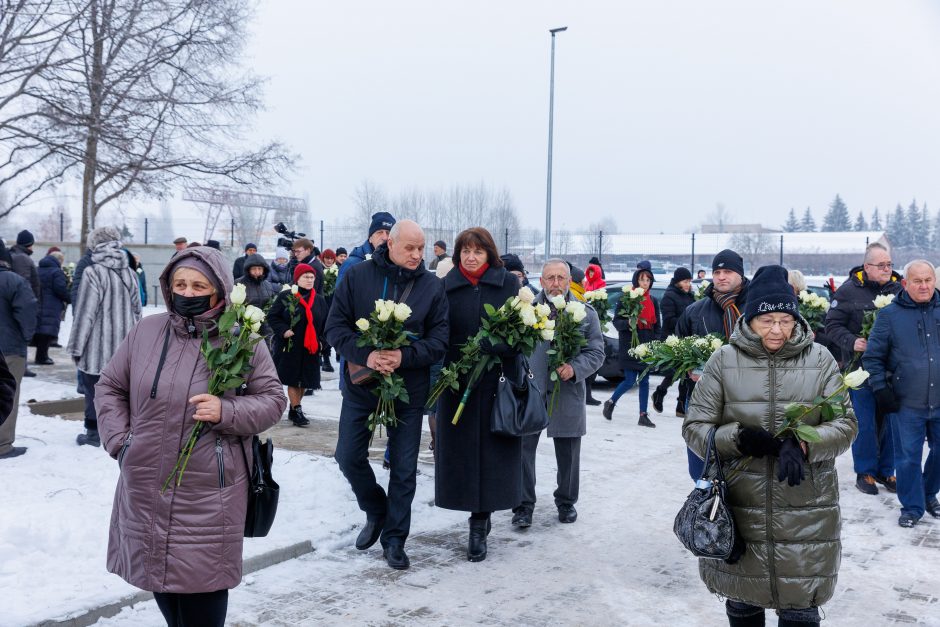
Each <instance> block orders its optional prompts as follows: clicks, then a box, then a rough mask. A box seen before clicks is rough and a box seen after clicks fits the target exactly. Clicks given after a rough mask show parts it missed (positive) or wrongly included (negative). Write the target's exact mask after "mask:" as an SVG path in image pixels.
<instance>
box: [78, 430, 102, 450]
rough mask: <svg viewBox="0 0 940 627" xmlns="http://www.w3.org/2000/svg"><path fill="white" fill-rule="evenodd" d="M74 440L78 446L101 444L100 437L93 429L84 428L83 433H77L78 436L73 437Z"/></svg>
mask: <svg viewBox="0 0 940 627" xmlns="http://www.w3.org/2000/svg"><path fill="white" fill-rule="evenodd" d="M75 442H76V443H78V445H79V446H82V445H87V446H101V438H100V437H99V436H98V432H97V431H96V430H94V429H85V433H79V434H78V437H76V438H75Z"/></svg>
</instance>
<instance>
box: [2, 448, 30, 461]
mask: <svg viewBox="0 0 940 627" xmlns="http://www.w3.org/2000/svg"><path fill="white" fill-rule="evenodd" d="M25 452H26V447H25V446H14V447H13V448H11V449H10V450H9V451H7V452H6V453H4V454H3V455H0V459H13V458H14V457H19V456H20V455H22V454H23V453H25Z"/></svg>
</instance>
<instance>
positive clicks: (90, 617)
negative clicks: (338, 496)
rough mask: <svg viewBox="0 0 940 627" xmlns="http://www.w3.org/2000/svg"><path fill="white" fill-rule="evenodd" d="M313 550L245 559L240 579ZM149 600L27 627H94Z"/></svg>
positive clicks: (143, 595)
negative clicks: (93, 626) (101, 620)
mask: <svg viewBox="0 0 940 627" xmlns="http://www.w3.org/2000/svg"><path fill="white" fill-rule="evenodd" d="M314 550H315V549H314V548H313V543H312V542H310V540H304V541H303V542H298V543H297V544H292V545H290V546H286V547H283V548H280V549H274V550H273V551H268V552H267V553H262V554H261V555H256V556H255V557H252V558H249V559H246V560H245V561H244V562H243V564H242V577H244V576H245V575H250V574H251V573H254V572H257V571H259V570H262V569H264V568H268V567H269V566H274V565H275V564H280V563H281V562H286V561H287V560H292V559H294V558H296V557H300V556H301V555H306V554H307V553H313V551H314ZM151 599H153V593H151V592H144V591H141V592H137V593H136V594H131V595H128V596H126V597H123V598H121V599H119V600H117V601H114V602H112V603H108V604H106V605H101V606H99V607H95V608H92V609H90V610H85V611H84V612H82V613H80V614H77V615H75V616H71V617H69V618H61V619H59V618H55V619H51V620H44V621H42V622H39V623H34V624H33V625H30V626H29V627H88V625H94V624H95V623H97V622H98V620H100V619H102V618H111V617H112V616H117V615H118V614H119V613H120V612H121V610H122V609H124V608H125V607H128V606H131V605H134V604H135V603H140V602H142V601H149V600H151Z"/></svg>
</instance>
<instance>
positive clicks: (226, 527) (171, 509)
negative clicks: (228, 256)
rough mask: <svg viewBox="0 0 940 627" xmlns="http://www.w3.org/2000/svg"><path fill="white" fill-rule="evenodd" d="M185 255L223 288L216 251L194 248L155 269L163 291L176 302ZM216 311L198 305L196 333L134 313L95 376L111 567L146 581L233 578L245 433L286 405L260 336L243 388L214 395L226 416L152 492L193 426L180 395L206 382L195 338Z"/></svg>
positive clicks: (151, 586)
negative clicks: (112, 478) (116, 470)
mask: <svg viewBox="0 0 940 627" xmlns="http://www.w3.org/2000/svg"><path fill="white" fill-rule="evenodd" d="M191 255H192V256H196V257H198V258H200V259H202V260H203V261H205V262H206V263H208V264H209V266H210V267H211V268H212V269H213V271H214V272H215V274H216V277H217V279H218V280H219V282H220V283H221V284H222V285H223V286H224V290H225V294H226V295H227V294H228V293H229V292H231V289H232V274H231V271H230V270H229V269H228V268H227V265H228V264H226V263H224V261H223V259H222V255H221V254H220V253H218V251H215V250H214V249H211V248H207V247H199V248H191V249H187V250H185V251H182V252H181V253H179V254H178V255H177V256H176V257H174V258H173V260H172V261H171V262H170V265H168V266H167V268H166V269H165V270H164V272H163V275H162V276H161V277H160V283H161V286H162V287H163V295H164V298H165V299H166V302H168V303H169V302H172V294H171V292H170V288H169V276H170V272H171V271H172V266H173V265H174V264H175V262H177V261H178V260H179V259H181V258H183V257H185V256H191ZM220 313H221V308H217V309H214V310H213V311H211V312H207V313H206V314H203V315H202V316H198V317H197V318H196V319H195V321H194V322H195V326H196V329H195V332H194V333H191V332H190V331H189V330H188V329H187V327H188V323H187V321H186V320H185V319H183V318H182V317H180V316H179V315H177V314H176V313H172V312H170V313H165V314H159V315H154V316H149V317H146V318H144V319H142V320H141V321H140V322H139V323H138V324H137V326H135V327H134V328H133V330H132V331H131V332H130V333H129V334H128V336H127V337H126V338H125V339H124V342H123V343H122V344H121V345H120V347H119V348H118V351H117V353H115V355H114V357H113V358H112V359H111V361H110V362H109V363H108V365H107V366H106V367H105V369H104V371H103V372H102V373H101V380H100V381H99V382H98V384H97V385H96V387H95V407H96V408H97V410H98V429H99V432H100V435H101V441H102V444H103V445H104V447H105V449H106V450H107V451H108V453H109V454H110V455H111V457H113V458H115V459H117V460H118V464H119V466H120V472H121V474H120V478H119V479H118V483H117V489H116V491H115V495H114V507H113V509H112V512H111V528H110V534H109V539H108V570H109V571H110V572H112V573H115V574H117V575H119V576H120V577H122V578H123V579H124V580H125V581H127V582H128V583H130V584H132V585H134V586H137V587H138V588H141V589H143V590H150V591H154V592H183V593H192V592H213V591H216V590H223V589H229V588H234V587H235V586H237V585H238V583H239V581H240V580H241V575H242V540H243V532H244V526H245V509H246V504H247V500H248V468H247V466H246V458H247V459H248V460H250V459H251V457H250V456H251V450H250V442H251V436H252V435H253V434H256V433H260V432H261V431H264V430H265V429H268V428H269V427H271V426H272V425H274V424H275V423H276V422H277V421H278V420H280V418H281V415H282V413H283V412H284V409H285V407H286V406H287V401H286V399H285V397H284V392H283V389H282V387H281V384H280V381H278V378H277V373H276V371H275V369H274V364H273V362H272V361H271V356H270V354H269V353H268V350H267V348H266V346H265V344H264V342H262V343H260V344H258V345H257V346H256V348H255V354H254V356H253V357H252V359H251V363H252V366H253V370H252V371H251V374H250V375H249V376H248V381H247V387H246V388H245V389H244V390H243V395H241V396H236V395H235V393H234V391H230V392H226V394H225V395H224V396H223V397H222V420H221V422H219V423H218V424H215V425H209V426H211V427H212V428H211V429H208V430H207V431H204V433H203V435H202V437H201V438H200V439H199V441H198V442H197V444H196V447H195V449H194V451H193V454H192V457H191V458H190V461H189V465H188V466H187V467H186V472H185V473H184V475H183V482H182V485H180V486H179V487H176V486H175V484H171V485H170V487H168V488H167V490H166V492H164V493H163V494H161V493H160V488H161V487H162V485H163V482H164V480H165V479H166V478H167V476H169V474H170V472H171V471H172V469H173V467H174V465H175V463H176V459H177V456H178V455H179V451H180V449H181V448H182V447H183V444H184V443H185V441H186V438H187V436H188V435H189V432H190V430H191V428H192V426H193V418H192V416H193V412H194V407H193V406H192V405H190V404H189V402H188V400H189V398H190V397H192V396H194V395H196V394H204V393H206V392H207V391H208V379H209V370H208V368H207V367H206V363H205V359H204V358H203V357H202V355H201V354H200V352H199V348H200V344H201V342H202V330H203V328H208V329H210V336H211V335H212V334H213V331H214V324H215V319H216V318H217V317H218V315H220ZM215 340H216V341H217V337H216V338H215Z"/></svg>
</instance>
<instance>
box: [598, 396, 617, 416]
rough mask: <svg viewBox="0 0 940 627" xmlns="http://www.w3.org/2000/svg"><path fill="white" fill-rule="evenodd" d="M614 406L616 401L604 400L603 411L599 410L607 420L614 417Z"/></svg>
mask: <svg viewBox="0 0 940 627" xmlns="http://www.w3.org/2000/svg"><path fill="white" fill-rule="evenodd" d="M615 406H616V403H614V402H613V401H610V400H607V401H604V411H602V412H601V413H602V414H604V418H606V419H607V420H613V419H614V407H615Z"/></svg>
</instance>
